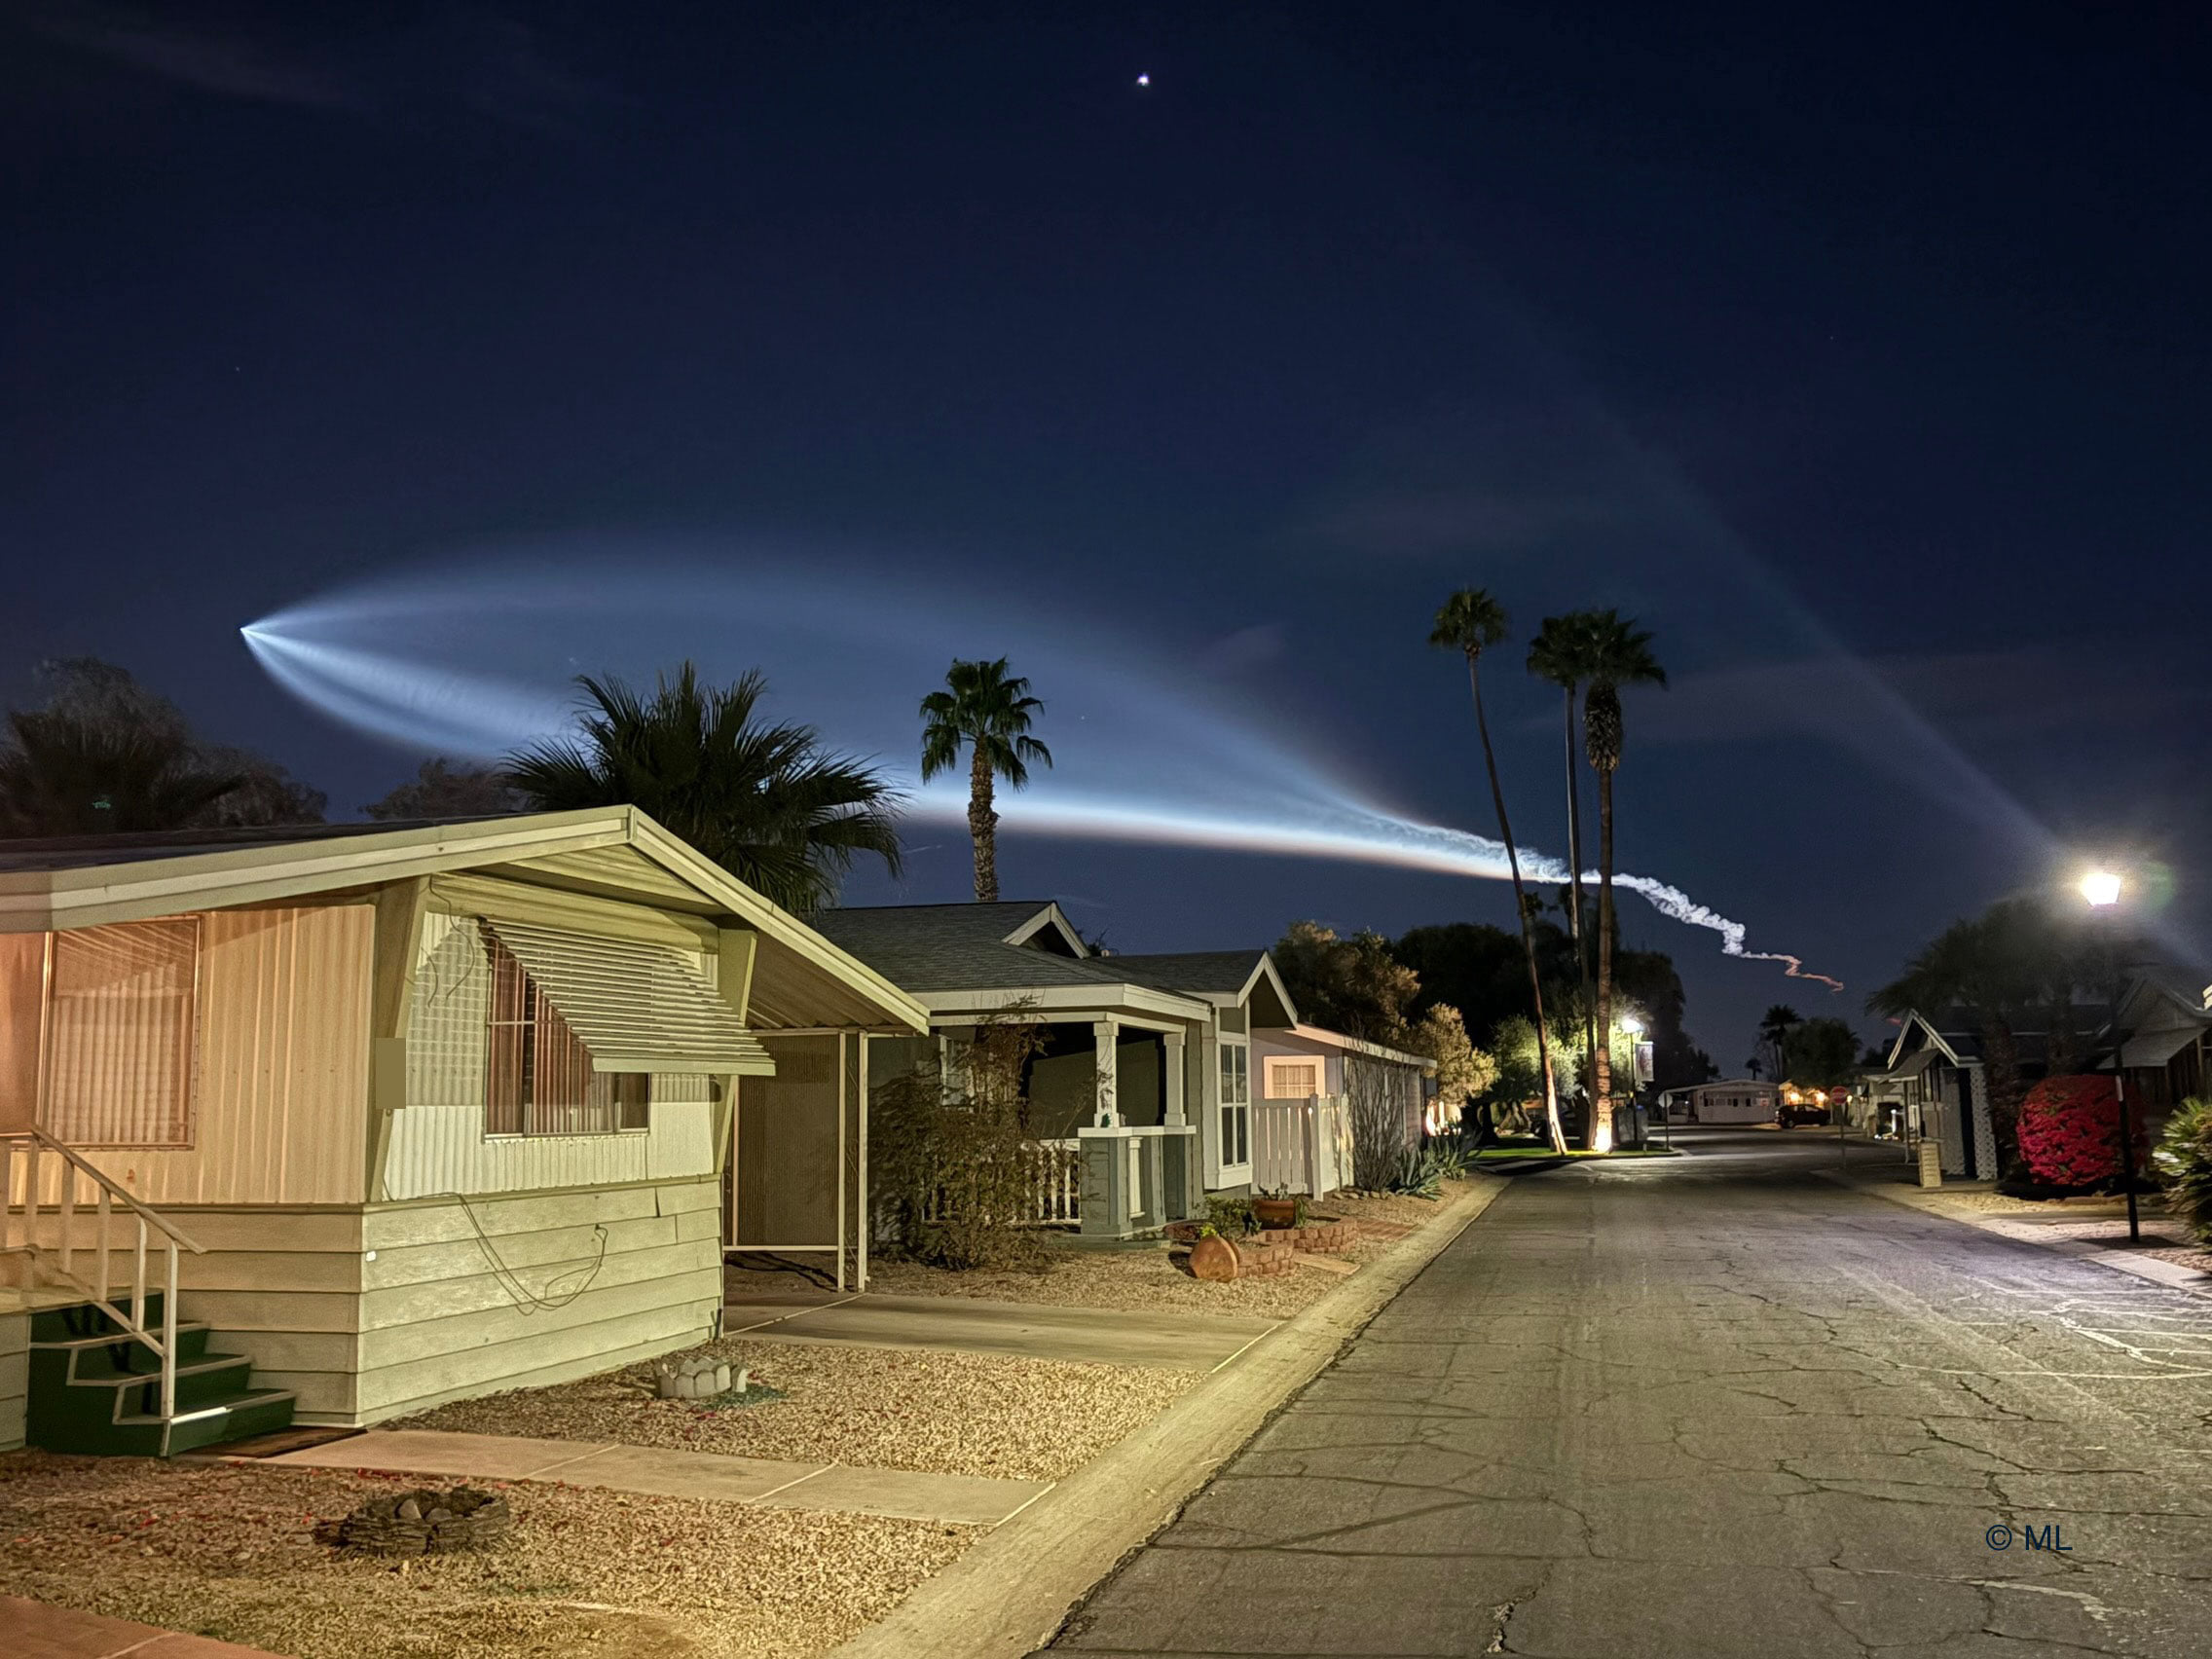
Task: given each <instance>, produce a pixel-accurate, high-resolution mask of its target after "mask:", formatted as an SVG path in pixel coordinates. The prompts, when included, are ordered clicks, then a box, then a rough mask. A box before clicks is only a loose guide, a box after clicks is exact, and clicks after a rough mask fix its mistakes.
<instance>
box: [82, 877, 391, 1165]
mask: <svg viewBox="0 0 2212 1659" xmlns="http://www.w3.org/2000/svg"><path fill="white" fill-rule="evenodd" d="M373 933H374V918H373V915H372V912H371V911H370V908H369V907H368V906H367V905H365V904H335V905H322V906H317V907H314V908H310V909H276V910H212V911H209V912H207V913H206V914H204V915H203V917H202V918H201V936H200V937H201V956H200V997H199V1002H200V1011H199V1081H198V1085H197V1087H196V1088H195V1090H194V1100H193V1114H192V1116H193V1124H192V1145H191V1146H190V1147H188V1148H184V1149H180V1150H176V1151H143V1150H132V1149H125V1150H119V1151H113V1152H88V1153H87V1154H86V1156H87V1157H88V1158H89V1159H90V1160H91V1161H92V1162H94V1163H96V1164H98V1165H99V1166H100V1167H101V1168H103V1169H105V1170H107V1171H108V1172H109V1173H110V1174H112V1175H114V1176H115V1177H116V1178H117V1179H119V1180H121V1181H122V1182H123V1183H124V1185H125V1186H127V1187H128V1188H129V1190H130V1191H131V1192H133V1193H136V1194H137V1195H139V1196H140V1197H142V1198H145V1199H146V1200H147V1201H148V1202H151V1203H155V1204H235V1203H359V1202H360V1201H361V1199H362V1197H363V1194H362V1157H363V1145H362V1143H363V1138H364V1134H365V1128H366V1124H365V1111H366V1105H367V1098H368V1073H369V964H370V941H371V939H372V937H373Z"/></svg>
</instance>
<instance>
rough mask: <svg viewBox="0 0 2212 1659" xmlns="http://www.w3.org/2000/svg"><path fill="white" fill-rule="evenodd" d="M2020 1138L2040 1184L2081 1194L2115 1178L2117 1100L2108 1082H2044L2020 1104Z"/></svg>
mask: <svg viewBox="0 0 2212 1659" xmlns="http://www.w3.org/2000/svg"><path fill="white" fill-rule="evenodd" d="M2019 1135H2020V1157H2021V1158H2022V1160H2024V1161H2026V1163H2027V1166H2028V1171H2029V1173H2030V1174H2031V1175H2033V1176H2034V1177H2035V1178H2036V1179H2037V1180H2039V1181H2046V1182H2048V1183H2049V1184H2050V1185H2052V1186H2054V1187H2063V1188H2066V1189H2068V1190H2070V1191H2073V1192H2083V1191H2085V1190H2087V1189H2089V1188H2092V1187H2101V1186H2104V1185H2106V1184H2107V1183H2109V1182H2117V1181H2118V1180H2119V1179H2120V1096H2119V1094H2118V1093H2117V1092H2116V1091H2115V1089H2114V1088H2113V1080H2112V1079H2111V1078H2109V1077H2047V1078H2045V1079H2044V1080H2043V1082H2041V1083H2039V1084H2037V1085H2036V1086H2035V1088H2031V1089H2029V1090H2028V1097H2027V1098H2026V1099H2025V1100H2023V1101H2022V1102H2020V1124H2019ZM2136 1136H2137V1140H2138V1142H2139V1143H2140V1140H2141V1136H2142V1127H2141V1124H2137V1125H2136ZM2136 1151H2137V1152H2138V1154H2140V1153H2141V1151H2142V1147H2141V1145H2140V1144H2138V1146H2137V1148H2136Z"/></svg>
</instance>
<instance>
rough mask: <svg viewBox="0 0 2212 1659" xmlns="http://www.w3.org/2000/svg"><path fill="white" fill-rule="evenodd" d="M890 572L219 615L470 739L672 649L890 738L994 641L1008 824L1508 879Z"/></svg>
mask: <svg viewBox="0 0 2212 1659" xmlns="http://www.w3.org/2000/svg"><path fill="white" fill-rule="evenodd" d="M896 568H900V567H899V566H898V565H896V564H894V563H893V562H892V561H873V562H871V563H870V564H869V565H867V566H866V567H846V568H842V569H841V568H839V566H838V565H837V563H836V562H835V561H833V560H826V559H824V558H822V557H821V556H819V555H818V554H815V555H810V556H808V557H806V558H805V559H803V560H800V559H797V558H794V557H793V556H791V555H790V554H789V553H785V554H781V555H778V556H771V557H760V558H748V559H739V558H733V556H732V552H731V549H730V548H729V547H728V546H726V545H720V544H718V545H715V546H713V547H712V548H711V549H709V548H706V547H698V548H679V549H672V548H670V547H669V546H667V545H665V544H663V545H660V546H657V547H646V548H644V549H641V548H640V547H639V546H638V545H636V544H635V543H633V542H627V541H625V542H622V543H619V544H612V545H610V544H608V543H607V542H605V541H569V542H563V543H555V544H552V545H550V546H546V545H539V546H535V547H532V548H530V549H527V550H523V551H522V552H519V553H515V552H510V553H506V554H501V555H494V556H484V557H477V558H473V559H471V560H469V561H468V562H466V563H463V564H460V565H455V566H448V567H445V568H443V569H440V570H438V571H423V572H419V573H417V574H414V575H409V576H400V577H394V578H387V579H386V580H384V581H382V582H379V583H377V584H374V585H371V586H365V587H360V588H354V589H350V590H346V591H343V592H339V593H333V594H328V595H325V596H323V597H321V598H319V599H317V600H314V601H313V602H310V603H308V604H305V605H301V606H296V607H293V608H288V609H286V610H282V611H278V612H276V614H274V615H271V616H266V617H263V618H261V619H260V620H258V621H255V622H253V623H251V624H249V625H247V626H246V627H245V628H244V629H242V630H241V632H242V634H243V636H244V639H245V643H246V645H247V647H248V648H249V649H250V650H251V651H252V652H253V654H254V656H255V658H256V660H257V661H259V663H260V664H261V666H262V668H263V669H264V670H265V671H266V672H267V673H268V674H269V675H270V677H271V678H272V679H274V680H276V682H277V683H279V684H280V685H282V686H283V687H284V688H285V689H286V690H287V691H289V692H291V693H292V694H293V695H294V696H296V697H298V698H300V699H301V700H302V701H304V702H306V703H309V704H311V705H312V706H313V707H314V708H316V709H318V710H320V711H322V712H323V713H324V714H326V715H328V716H330V717H331V718H333V719H338V720H340V721H343V722H344V723H346V724H348V725H350V726H352V727H354V728H355V729H357V730H361V731H365V732H367V733H370V734H371V735H373V736H376V737H380V738H383V739H386V740H387V741H390V742H393V743H397V744H402V745H405V746H408V747H411V748H413V749H416V750H417V751H418V752H422V753H429V754H443V755H449V756H476V757H480V758H492V757H496V756H500V755H503V754H506V753H508V752H510V751H512V750H515V749H517V748H520V747H522V746H524V745H526V744H528V743H530V742H533V741H535V740H536V739H538V738H541V737H544V736H545V735H547V734H548V733H551V732H555V731H560V730H564V729H566V728H568V727H569V725H570V724H571V720H572V718H573V717H572V707H571V703H572V691H571V685H570V681H571V678H572V677H573V676H574V675H575V674H577V673H581V672H590V673H594V674H597V673H600V672H602V671H611V672H613V673H615V674H618V675H622V676H624V677H625V678H629V679H632V680H634V681H635V680H645V681H649V680H650V679H651V677H652V676H653V674H655V673H656V672H658V671H659V670H661V669H664V668H667V667H669V666H672V665H673V664H674V663H675V662H676V661H677V660H678V659H679V658H682V657H685V656H688V657H691V658H692V659H693V660H695V661H697V662H698V663H699V664H700V665H701V668H702V669H703V670H704V671H705V672H706V673H708V675H709V676H710V677H718V676H719V677H720V678H725V679H726V678H734V677H735V676H736V675H737V674H738V673H739V672H741V671H742V670H744V669H746V668H752V667H758V668H760V669H762V670H764V671H765V672H766V674H767V676H768V680H769V684H770V685H771V687H772V688H773V691H774V693H775V695H776V697H777V701H778V703H779V705H780V707H781V708H782V709H783V710H785V711H790V712H793V713H797V714H799V715H800V716H801V718H804V719H808V720H809V721H811V722H813V723H816V724H818V725H819V726H820V728H821V729H822V731H823V733H824V735H825V738H826V739H827V740H828V741H829V742H830V743H832V744H834V745H835V746H837V747H839V748H845V749H855V750H859V751H861V752H863V753H866V752H869V751H873V752H874V753H875V754H876V755H878V756H902V757H903V756H907V755H910V754H911V753H912V752H913V748H914V742H915V737H914V732H915V725H914V711H915V707H916V704H917V703H918V702H919V700H920V697H921V695H922V693H923V692H924V691H926V690H928V689H929V688H930V687H931V686H932V685H934V684H936V683H937V682H939V681H940V679H941V678H942V677H943V674H944V668H945V664H946V662H947V661H949V660H950V659H951V658H952V657H953V656H955V655H958V656H968V657H975V656H983V655H989V656H999V655H1011V656H1012V657H1013V659H1014V663H1015V664H1016V666H1017V668H1018V669H1020V670H1023V671H1027V672H1029V673H1030V674H1031V675H1032V676H1033V678H1035V679H1036V680H1037V682H1038V689H1039V691H1040V693H1041V694H1043V695H1044V696H1045V697H1046V699H1047V703H1048V709H1049V714H1048V717H1047V718H1048V720H1049V731H1050V738H1051V743H1052V745H1053V749H1054V752H1055V755H1056V756H1057V757H1058V759H1059V762H1060V763H1059V765H1058V766H1057V767H1056V768H1055V769H1054V770H1052V771H1050V772H1047V771H1039V772H1037V773H1035V774H1034V775H1033V781H1032V785H1031V788H1030V789H1029V790H1028V791H1027V792H1025V793H1021V794H1017V795H1013V796H1009V797H1002V799H1001V802H1000V810H1001V812H1002V813H1003V815H1004V817H1005V819H1006V822H1007V824H1008V825H1009V827H1010V828H1012V829H1014V830H1032V831H1037V832H1042V833H1049V834H1058V835H1070V836H1080V837H1085V838H1090V839H1104V840H1130V841H1151V842H1158V843H1168V844H1175V845H1181V846H1193V847H1218V848H1221V849H1224V850H1233V851H1239V852H1245V853H1253V854H1262V855H1270V854H1272V855H1276V856H1281V857H1300V858H1319V859H1344V860H1352V861H1357V862H1360V863H1367V864H1383V865H1394V866H1400V867H1403V868H1408V869H1426V870H1437V871H1442V872H1447V873H1452V874H1458V875H1472V876H1478V877H1481V878H1483V879H1486V880H1503V879H1504V878H1505V877H1506V874H1507V868H1506V860H1505V848H1504V846H1503V845H1502V844H1501V843H1499V842H1497V841H1495V840H1493V839H1491V838H1489V837H1487V836H1484V835H1478V834H1473V833H1470V832H1468V831H1466V830H1452V829H1447V828H1444V827H1442V826H1439V825H1434V824H1425V823H1421V822H1419V820H1416V819H1414V818H1410V817H1407V816H1405V815H1403V814H1400V813H1395V812H1392V811H1390V810H1389V809H1387V808H1386V807H1383V806H1382V805H1380V804H1378V803H1377V802H1376V801H1375V800H1374V799H1373V798H1372V796H1371V795H1370V794H1369V793H1367V792H1365V791H1363V790H1362V789H1360V788H1359V787H1357V786H1356V785H1355V784H1353V783H1352V782H1350V781H1349V780H1348V779H1347V778H1346V776H1345V775H1344V774H1343V773H1342V771H1341V770H1340V769H1338V768H1335V767H1332V766H1331V765H1330V763H1329V762H1328V761H1327V760H1325V759H1324V758H1322V757H1320V756H1316V755H1315V754H1314V753H1313V745H1312V739H1311V736H1310V731H1309V729H1301V728H1300V727H1299V726H1298V725H1297V724H1296V723H1294V722H1292V721H1289V720H1284V721H1281V722H1280V723H1277V722H1276V720H1275V719H1273V717H1272V716H1271V714H1270V713H1268V712H1266V711H1262V710H1257V709H1254V708H1251V707H1248V706H1247V707H1238V706H1235V702H1234V700H1233V698H1232V696H1231V695H1230V694H1229V693H1228V692H1225V689H1224V687H1223V686H1222V685H1220V684H1219V683H1211V682H1206V681H1204V680H1203V679H1200V678H1198V677H1196V676H1194V675H1193V674H1192V673H1191V672H1190V669H1189V666H1188V665H1189V662H1190V660H1191V658H1190V655H1188V654H1186V656H1185V657H1184V658H1183V659H1181V660H1179V661H1173V662H1171V661H1167V660H1164V659H1162V658H1161V657H1160V656H1159V655H1157V654H1156V653H1155V651H1154V649H1153V648H1152V647H1150V646H1148V645H1145V644H1143V643H1140V642H1134V641H1131V640H1130V639H1127V638H1124V637H1120V636H1112V635H1104V634H1099V633H1095V632H1087V631H1085V630H1083V629H1082V628H1080V627H1078V626H1075V625H1071V624H1070V623H1069V622H1068V621H1067V620H1066V619H1065V618H1064V617H1039V616H1035V615H1023V614H1018V613H1014V612H1002V613H999V614H995V615H985V616H981V617H978V616H977V613H976V608H975V606H974V604H973V603H972V602H973V599H974V596H973V594H972V593H969V592H967V591H966V590H963V593H962V595H961V596H960V605H959V607H958V608H954V606H953V605H952V603H951V602H950V601H948V599H947V597H946V595H945V593H944V592H943V591H941V590H940V589H938V588H934V587H930V586H926V585H917V586H906V587H901V586H899V585H898V584H897V583H896V582H894V581H891V580H887V579H886V578H885V577H884V575H883V574H882V572H883V571H885V570H887V569H896ZM879 763H880V764H882V767H883V770H884V771H885V772H886V773H887V774H889V775H891V776H892V777H894V778H895V779H896V781H897V782H898V783H899V784H900V786H901V787H902V788H903V789H904V790H905V791H906V792H907V793H908V794H909V796H910V797H911V801H912V806H913V810H914V811H915V812H916V813H917V814H918V815H920V816H924V817H928V818H931V819H933V820H940V821H943V822H946V823H948V824H958V823H961V822H963V821H964V817H965V810H966V806H967V797H966V793H965V792H964V791H963V790H962V789H961V788H960V787H959V786H958V785H957V784H954V783H949V782H942V783H939V784H937V785H923V784H921V783H920V781H919V780H918V779H917V778H916V777H914V775H913V769H912V767H911V766H910V765H901V764H899V763H898V762H896V761H886V762H879ZM1521 870H1522V875H1523V878H1524V879H1525V880H1529V881H1532V882H1536V883H1539V884H1547V885H1557V884H1560V883H1564V882H1565V881H1566V880H1567V873H1568V872H1567V865H1566V864H1565V863H1564V862H1562V861H1561V860H1559V859H1556V858H1553V857H1551V856H1550V855H1548V854H1544V853H1540V852H1533V851H1530V850H1527V849H1524V850H1523V852H1522V855H1521ZM1585 879H1594V878H1592V877H1586V878H1585ZM1614 883H1615V885H1616V886H1617V887H1621V888H1626V889H1628V890H1630V891H1633V892H1635V893H1638V894H1641V896H1642V897H1643V898H1644V899H1645V900H1646V901H1647V902H1648V903H1650V904H1651V906H1652V907H1653V908H1654V909H1656V910H1657V911H1659V913H1660V914H1661V915H1663V916H1666V917H1668V918H1670V919H1671V920H1674V921H1677V922H1681V923H1683V924H1685V925H1687V926H1690V927H1696V928H1704V929H1708V930H1710V931H1712V932H1714V933H1716V934H1718V935H1719V936H1720V949H1721V952H1722V954H1724V955H1728V956H1735V957H1741V958H1743V959H1744V960H1746V961H1753V962H1775V963H1779V964H1781V965H1782V968H1783V970H1784V972H1785V973H1786V974H1788V976H1789V977H1794V978H1803V979H1810V980H1815V981H1817V982H1820V983H1823V984H1825V985H1828V986H1829V987H1831V988H1833V989H1841V985H1840V982H1839V981H1837V980H1835V979H1833V978H1830V977H1828V976H1826V975H1825V974H1814V973H1810V972H1808V971H1807V970H1806V969H1805V967H1804V965H1803V963H1802V962H1800V961H1799V959H1798V958H1797V957H1795V956H1792V955H1788V954H1787V953H1784V952H1780V951H1754V950H1751V949H1748V948H1747V947H1746V942H1745V940H1746V929H1745V926H1744V924H1743V923H1741V922H1738V921H1733V920H1731V919H1729V918H1728V917H1726V916H1723V915H1721V914H1719V913H1718V912H1717V911H1714V910H1713V909H1712V908H1710V907H1709V906H1707V905H1705V904H1701V903H1697V902H1696V901H1695V900H1693V899H1691V898H1690V897H1689V896H1688V895H1687V894H1685V893H1683V892H1682V891H1681V890H1680V889H1679V888H1677V887H1674V886H1672V885H1670V884H1668V883H1666V882H1664V881H1660V880H1657V879H1655V878H1653V877H1650V876H1642V875H1618V874H1616V875H1615V877H1614Z"/></svg>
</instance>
